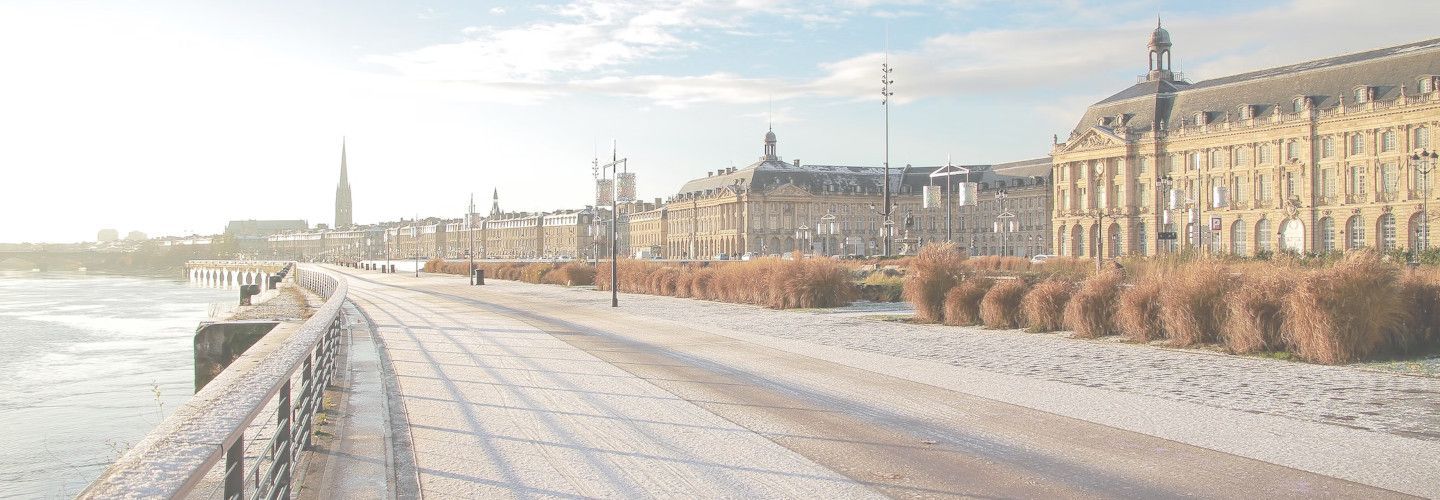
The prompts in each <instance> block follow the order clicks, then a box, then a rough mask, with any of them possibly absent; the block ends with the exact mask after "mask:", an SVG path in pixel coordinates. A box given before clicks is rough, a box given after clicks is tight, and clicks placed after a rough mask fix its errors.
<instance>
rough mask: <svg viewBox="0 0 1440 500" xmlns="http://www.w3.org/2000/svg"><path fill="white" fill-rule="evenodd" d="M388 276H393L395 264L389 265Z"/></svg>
mask: <svg viewBox="0 0 1440 500" xmlns="http://www.w3.org/2000/svg"><path fill="white" fill-rule="evenodd" d="M390 274H395V264H390Z"/></svg>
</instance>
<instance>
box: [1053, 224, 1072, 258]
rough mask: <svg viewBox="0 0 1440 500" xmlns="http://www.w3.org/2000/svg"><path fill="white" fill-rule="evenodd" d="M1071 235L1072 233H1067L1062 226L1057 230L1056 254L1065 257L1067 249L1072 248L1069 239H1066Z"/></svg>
mask: <svg viewBox="0 0 1440 500" xmlns="http://www.w3.org/2000/svg"><path fill="white" fill-rule="evenodd" d="M1069 234H1070V233H1068V232H1066V231H1065V226H1063V225H1062V226H1060V229H1057V230H1055V243H1056V245H1055V253H1057V254H1060V255H1065V249H1067V248H1070V246H1069V245H1068V243H1069V239H1068V238H1066V236H1068V235H1069Z"/></svg>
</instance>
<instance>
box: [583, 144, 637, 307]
mask: <svg viewBox="0 0 1440 500" xmlns="http://www.w3.org/2000/svg"><path fill="white" fill-rule="evenodd" d="M627 160H628V158H620V157H619V154H618V153H617V152H616V151H615V150H614V149H613V148H612V149H611V151H610V163H606V164H604V165H601V164H600V159H599V158H596V159H595V160H594V161H593V162H592V163H591V169H592V174H593V175H594V176H595V180H596V181H603V180H610V181H611V182H610V185H609V188H610V193H609V195H610V307H620V291H619V290H616V287H618V286H619V283H620V280H619V276H618V274H617V272H618V271H619V261H618V260H617V259H618V257H619V256H617V255H616V253H618V251H619V248H618V246H619V243H618V242H617V241H616V237H615V233H616V231H617V229H618V228H617V227H616V223H617V221H618V220H619V219H620V217H619V216H618V211H619V201H620V194H621V191H620V179H621V177H622V174H621V172H620V170H621V168H622V166H623V168H624V169H625V170H626V173H627V174H628V173H629V165H628V164H627ZM607 170H608V171H609V177H606V172H607ZM597 184H598V182H597ZM595 194H596V195H597V197H598V196H600V195H602V193H600V192H599V191H597V192H596V193H595ZM626 194H629V193H626ZM603 201H604V200H603V199H601V200H596V206H597V207H598V206H600V205H601V204H602V202H603ZM625 201H630V200H625Z"/></svg>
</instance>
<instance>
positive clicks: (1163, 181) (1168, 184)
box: [1155, 174, 1175, 254]
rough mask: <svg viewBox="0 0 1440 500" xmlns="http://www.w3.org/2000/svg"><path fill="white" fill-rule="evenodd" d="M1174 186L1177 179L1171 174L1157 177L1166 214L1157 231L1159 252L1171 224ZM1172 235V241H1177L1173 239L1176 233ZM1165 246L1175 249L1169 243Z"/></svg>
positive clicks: (1156, 247) (1157, 248)
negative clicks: (1171, 193)
mask: <svg viewBox="0 0 1440 500" xmlns="http://www.w3.org/2000/svg"><path fill="white" fill-rule="evenodd" d="M1174 186H1175V179H1172V178H1170V175H1169V174H1166V175H1163V176H1160V177H1156V178H1155V187H1157V188H1159V189H1160V192H1161V193H1163V194H1162V195H1161V199H1160V203H1162V204H1164V207H1165V208H1164V210H1165V216H1164V217H1163V218H1162V219H1161V220H1160V228H1159V230H1156V231H1155V250H1156V252H1155V253H1157V254H1158V253H1160V252H1159V250H1160V248H1161V247H1162V245H1161V241H1163V240H1164V237H1163V236H1164V233H1166V232H1168V231H1165V228H1166V226H1168V225H1170V208H1171V207H1170V189H1172V188H1173V187H1174ZM1171 237H1172V239H1171V240H1170V241H1172V242H1173V241H1175V240H1174V239H1173V237H1174V235H1171ZM1164 247H1165V248H1169V249H1170V250H1171V251H1174V249H1173V248H1170V246H1169V245H1164Z"/></svg>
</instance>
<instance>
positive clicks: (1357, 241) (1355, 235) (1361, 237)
mask: <svg viewBox="0 0 1440 500" xmlns="http://www.w3.org/2000/svg"><path fill="white" fill-rule="evenodd" d="M1345 234H1346V235H1347V236H1349V239H1348V243H1347V244H1346V246H1345V248H1347V249H1352V250H1353V249H1356V248H1365V224H1364V223H1363V222H1361V220H1360V216H1358V215H1356V216H1354V217H1351V218H1350V222H1348V223H1346V224H1345Z"/></svg>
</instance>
